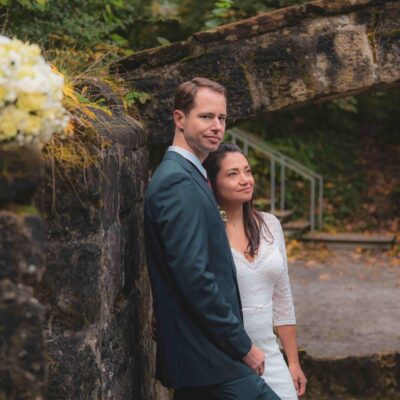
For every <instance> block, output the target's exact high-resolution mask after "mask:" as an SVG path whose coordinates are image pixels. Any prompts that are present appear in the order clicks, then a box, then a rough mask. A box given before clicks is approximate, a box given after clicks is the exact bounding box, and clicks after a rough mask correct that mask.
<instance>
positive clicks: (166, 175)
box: [150, 158, 191, 182]
mask: <svg viewBox="0 0 400 400" xmlns="http://www.w3.org/2000/svg"><path fill="white" fill-rule="evenodd" d="M190 176H191V173H190V171H189V170H188V169H187V168H185V167H184V165H183V164H182V163H181V162H178V161H177V160H175V159H168V158H164V160H163V161H162V162H161V164H160V165H159V166H158V167H157V168H156V170H155V171H154V174H153V176H152V178H151V181H150V182H164V181H165V180H166V179H167V180H173V179H174V178H177V177H190Z"/></svg>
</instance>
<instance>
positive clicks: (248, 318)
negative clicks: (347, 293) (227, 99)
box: [204, 144, 307, 400]
mask: <svg viewBox="0 0 400 400" xmlns="http://www.w3.org/2000/svg"><path fill="white" fill-rule="evenodd" d="M204 167H205V168H206V170H207V174H208V177H209V179H210V182H211V186H212V189H213V192H214V194H215V197H216V199H217V202H218V204H219V206H220V208H221V211H223V212H224V217H225V218H224V219H225V224H226V232H227V235H228V239H229V242H230V245H231V249H232V254H233V258H234V261H235V265H236V269H237V277H238V283H239V290H240V294H241V298H242V306H243V317H244V326H245V329H246V331H247V333H248V334H249V336H250V338H251V339H252V341H253V343H254V344H255V345H256V346H258V347H260V348H261V349H262V350H263V351H264V352H265V354H266V361H265V371H264V374H263V378H264V379H265V381H266V382H267V384H268V385H269V386H270V387H271V388H272V389H273V390H274V391H275V392H276V394H277V395H278V396H280V397H281V399H282V400H295V399H297V396H301V395H303V394H304V392H305V387H306V383H307V380H306V377H305V376H304V373H303V371H302V369H301V366H300V362H299V357H298V352H297V343H296V326H295V323H296V320H295V315H294V307H293V300H292V295H291V290H290V283H289V277H288V269H287V259H286V251H285V242H284V237H283V233H282V228H281V225H280V223H279V221H278V219H277V218H276V217H275V216H273V215H272V214H267V213H261V212H258V211H256V210H255V209H254V208H253V207H252V198H253V187H254V178H253V176H252V173H251V169H250V166H249V163H248V161H247V159H246V157H245V155H244V154H243V152H242V151H241V150H240V148H239V147H238V146H236V145H234V144H222V145H221V146H220V147H219V149H218V150H217V151H216V152H214V153H211V154H210V155H209V157H208V158H207V159H206V160H205V161H204ZM273 328H275V330H276V333H277V335H278V336H279V339H280V341H281V343H282V346H283V350H284V352H285V354H286V356H287V359H288V366H287V365H286V364H285V361H284V359H283V356H282V353H281V352H280V350H279V346H278V343H277V339H276V336H275V334H274V331H273Z"/></svg>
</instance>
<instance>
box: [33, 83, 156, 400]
mask: <svg viewBox="0 0 400 400" xmlns="http://www.w3.org/2000/svg"><path fill="white" fill-rule="evenodd" d="M90 87H91V93H90V96H91V97H92V98H93V99H96V96H101V97H103V98H105V107H106V108H107V109H109V110H111V111H112V115H110V113H108V112H106V110H105V109H104V111H103V110H101V109H97V108H92V109H90V107H89V108H87V109H86V110H85V111H86V118H87V121H88V124H87V127H86V131H85V134H84V135H82V138H81V139H79V136H78V137H77V138H74V139H73V140H71V141H69V140H65V141H63V142H62V143H61V144H58V145H57V146H55V147H54V146H53V148H52V147H49V148H47V149H45V151H47V152H48V161H47V163H46V173H45V178H44V180H43V183H42V185H41V186H40V188H39V191H38V193H37V195H36V197H35V204H36V206H37V208H38V209H39V211H40V213H41V214H42V215H43V216H44V218H45V221H46V224H47V233H48V245H47V249H46V258H47V266H46V270H45V272H44V274H43V279H42V282H41V284H40V286H38V288H37V292H36V293H37V296H38V298H39V299H40V301H41V302H42V303H43V304H44V305H45V306H46V309H47V318H46V342H47V353H46V356H47V360H48V375H49V384H48V395H47V399H48V400H55V399H63V400H67V399H71V400H72V399H73V400H76V399H82V400H84V399H88V400H89V399H90V400H92V399H103V400H105V399H112V400H130V399H143V400H145V399H153V398H154V389H153V381H152V375H153V371H154V367H153V363H154V360H153V353H154V348H153V343H152V340H151V336H150V333H149V326H150V325H149V323H148V321H149V313H150V305H151V298H150V289H149V284H148V279H147V271H146V266H145V258H144V251H143V229H142V217H143V216H142V202H143V194H144V190H145V186H146V183H147V179H148V177H147V175H148V155H147V148H146V137H145V135H144V132H143V129H142V128H141V126H140V125H139V124H138V123H137V122H135V121H134V120H133V119H132V118H131V117H129V116H127V115H126V114H125V112H124V110H123V106H122V103H121V102H120V100H119V99H118V98H117V97H116V96H115V95H114V94H113V93H112V91H111V90H110V88H108V87H107V86H104V85H103V84H101V83H99V82H97V81H92V82H90ZM88 110H89V111H88ZM84 116H85V115H84V114H82V117H84ZM90 125H92V127H93V129H90ZM79 140H82V143H80V142H79Z"/></svg>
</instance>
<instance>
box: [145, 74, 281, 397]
mask: <svg viewBox="0 0 400 400" xmlns="http://www.w3.org/2000/svg"><path fill="white" fill-rule="evenodd" d="M226 109H227V104H226V93H225V88H224V87H223V86H221V85H220V84H218V83H216V82H214V81H211V80H208V79H206V78H193V79H192V80H191V81H188V82H184V83H182V84H181V85H180V86H179V87H178V89H177V91H176V93H175V104H174V122H175V134H174V140H173V145H172V146H170V147H169V149H168V151H167V153H166V155H165V157H164V159H163V161H162V163H161V164H160V166H159V167H158V168H157V170H156V172H155V173H154V175H153V177H152V179H151V182H150V184H149V187H148V190H147V193H146V199H145V234H146V251H147V263H148V269H149V275H150V281H151V286H152V292H153V301H154V303H153V305H154V313H155V318H156V322H157V334H156V335H157V367H156V377H157V378H158V379H159V380H160V381H161V383H163V384H164V385H165V386H167V387H171V388H174V389H175V400H197V399H198V400H200V399H201V400H209V399H210V400H211V399H243V400H256V399H257V400H261V399H268V400H279V397H277V396H276V394H275V393H274V392H273V391H272V390H271V389H270V388H269V387H268V386H267V385H266V384H265V382H264V380H262V379H261V378H260V377H259V375H261V374H262V373H263V371H264V359H265V355H264V353H263V352H262V351H261V350H260V349H258V348H257V347H256V346H254V345H253V344H252V343H251V340H250V338H249V337H248V335H247V334H246V332H245V330H244V328H243V321H242V313H241V303H240V296H239V291H238V285H237V280H236V270H235V266H234V263H233V259H232V255H231V251H230V246H229V242H228V240H227V236H226V233H225V228H224V224H223V221H222V219H221V215H220V212H219V209H218V206H217V204H216V202H215V199H214V197H213V194H212V192H211V190H210V189H209V186H208V184H207V174H206V171H205V170H204V168H203V167H202V165H201V163H202V161H204V159H205V158H206V157H207V156H208V154H209V153H210V152H212V151H215V150H216V149H217V148H218V145H219V144H220V142H221V140H222V139H223V136H224V132H225V123H226V117H227V111H226Z"/></svg>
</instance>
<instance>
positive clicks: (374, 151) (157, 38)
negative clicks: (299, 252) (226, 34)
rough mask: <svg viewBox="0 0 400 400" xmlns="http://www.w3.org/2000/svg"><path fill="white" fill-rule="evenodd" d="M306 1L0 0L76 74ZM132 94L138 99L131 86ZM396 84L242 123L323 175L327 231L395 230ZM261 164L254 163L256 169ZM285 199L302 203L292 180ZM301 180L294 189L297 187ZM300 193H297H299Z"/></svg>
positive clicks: (18, 30) (14, 29) (14, 26)
mask: <svg viewBox="0 0 400 400" xmlns="http://www.w3.org/2000/svg"><path fill="white" fill-rule="evenodd" d="M301 3H305V1H304V0H220V1H215V0H203V1H201V2H200V1H195V0H153V1H151V0H90V1H86V2H82V1H81V0H79V1H78V0H0V29H1V31H2V34H5V35H9V36H16V37H18V38H19V39H22V40H29V41H31V42H35V43H39V44H40V45H41V46H42V48H43V49H44V51H45V55H46V57H47V59H49V60H50V61H51V62H53V63H54V64H55V65H56V66H57V68H58V69H60V70H61V71H62V72H64V73H65V74H66V76H67V79H69V80H70V81H73V80H74V79H76V78H79V77H82V76H88V75H92V76H103V77H105V78H107V65H108V63H109V62H110V61H113V60H115V59H117V58H120V57H123V56H125V55H129V54H132V53H134V52H136V51H140V50H143V49H147V48H151V47H155V46H160V45H166V44H168V43H171V42H174V41H179V40H185V39H186V38H188V37H189V36H190V35H191V34H192V33H194V32H197V31H201V30H205V29H210V28H213V27H216V26H218V25H221V24H225V23H229V22H234V21H237V20H239V19H244V18H247V17H251V16H254V15H257V14H259V13H263V12H266V11H272V10H275V9H278V8H282V7H287V6H292V5H296V4H301ZM128 97H129V98H131V99H134V100H133V101H135V100H136V101H141V100H140V99H141V98H142V97H143V94H141V96H137V95H136V96H135V93H128ZM399 104H400V91H399V90H392V91H386V92H373V93H372V92H371V93H368V94H364V95H360V96H357V97H349V98H345V99H339V100H335V101H330V102H326V103H322V104H315V105H309V106H305V107H302V108H298V109H291V110H283V111H279V112H275V113H268V114H264V115H260V116H258V117H257V118H254V119H253V120H251V121H245V122H243V124H242V126H243V127H244V128H246V129H248V130H250V131H252V132H255V133H257V134H258V135H260V136H262V137H263V138H265V140H267V141H268V142H269V143H270V144H271V145H273V146H274V147H276V149H277V150H280V151H282V152H283V153H285V154H286V155H288V156H290V157H292V158H294V159H296V160H297V161H299V162H301V163H303V164H305V165H306V166H308V167H310V168H312V169H314V170H315V171H316V172H318V173H321V174H322V175H323V176H324V179H325V187H324V192H325V196H326V200H325V217H324V218H325V224H326V227H327V228H328V229H330V230H353V231H365V230H389V231H392V232H396V231H397V230H398V222H399V217H398V216H399V210H400V185H399V183H400V181H399V180H400V168H399V159H400V141H399V136H400V132H399V131H400V129H399V123H398V110H399ZM260 168H261V169H262V168H265V167H264V166H263V165H261V164H260V165H256V166H255V169H256V170H260ZM292 185H294V188H293V190H292V191H291V192H290V193H291V194H289V196H291V197H289V199H288V202H289V203H293V204H294V203H296V202H297V203H299V202H300V198H301V189H302V187H301V185H302V183H301V182H296V181H294V182H293V183H292ZM296 187H297V189H296ZM296 190H297V191H296Z"/></svg>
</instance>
